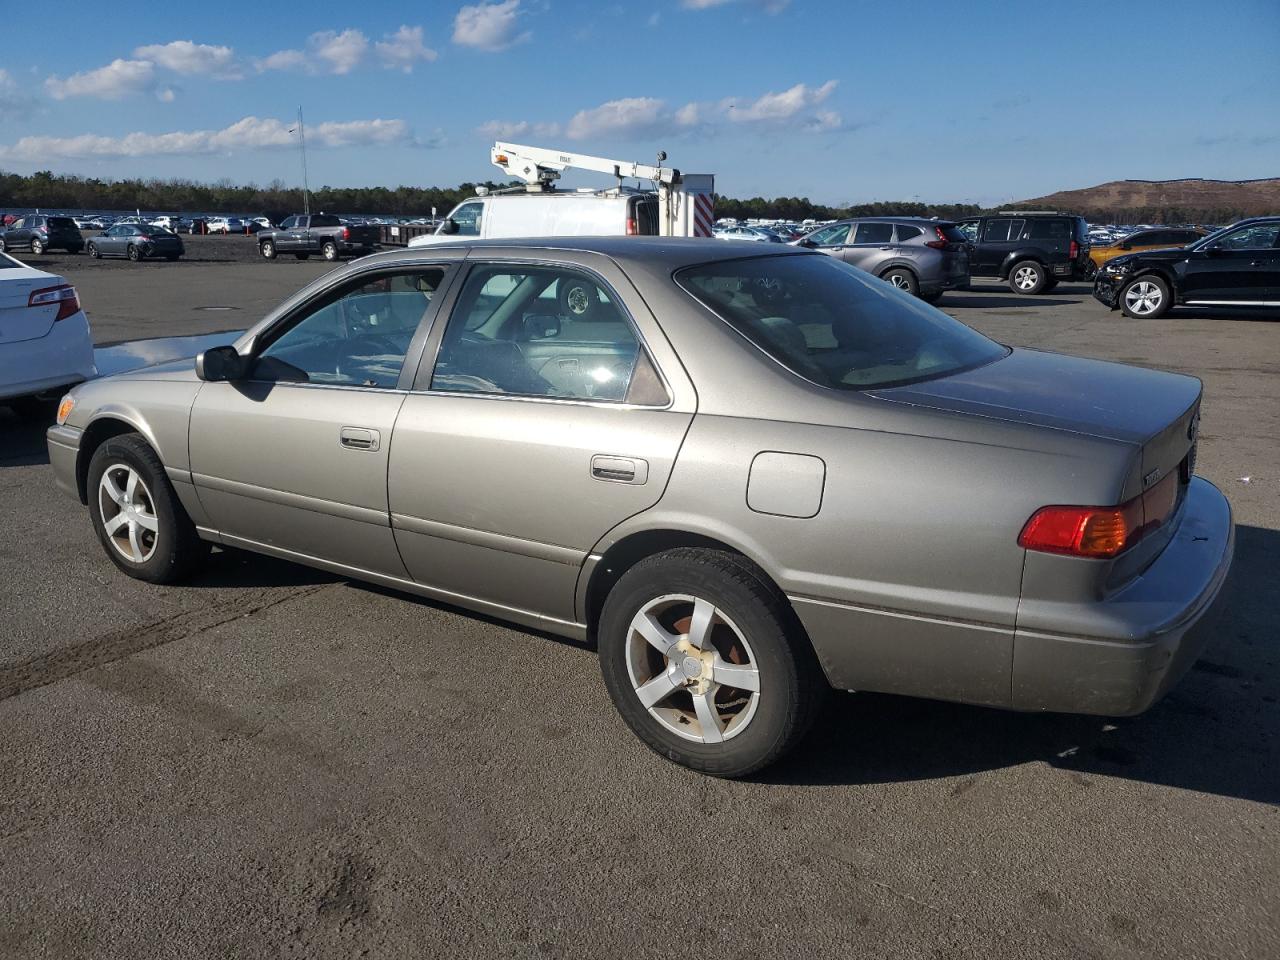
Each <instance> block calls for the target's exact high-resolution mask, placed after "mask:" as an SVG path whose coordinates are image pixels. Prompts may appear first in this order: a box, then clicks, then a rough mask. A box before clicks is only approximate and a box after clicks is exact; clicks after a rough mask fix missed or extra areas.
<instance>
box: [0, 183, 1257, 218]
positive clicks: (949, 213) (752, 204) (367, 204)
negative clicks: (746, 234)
mask: <svg viewBox="0 0 1280 960" xmlns="http://www.w3.org/2000/svg"><path fill="white" fill-rule="evenodd" d="M477 186H485V187H489V188H490V189H495V188H499V187H503V186H510V183H506V184H504V183H495V182H493V181H484V182H483V183H462V184H459V185H458V186H456V187H413V186H405V185H401V186H398V187H330V186H323V187H320V188H319V189H318V190H313V191H311V208H312V209H313V210H327V211H331V212H335V213H358V214H391V215H394V216H404V217H424V216H429V215H430V214H431V211H432V209H433V208H434V209H435V211H436V212H437V213H438V214H439V215H440V216H443V215H444V214H446V213H447V212H448V211H449V210H451V209H452V208H453V207H454V206H455V205H456V204H458V203H459V202H461V201H462V200H465V199H466V198H467V197H471V196H474V195H475V189H476V187H477ZM715 203H716V217H718V218H719V217H735V218H737V219H739V220H745V219H751V218H758V219H769V220H797V221H798V220H839V219H843V218H845V217H875V216H916V217H939V218H942V219H960V218H962V217H968V216H975V215H977V214H980V213H987V212H991V211H989V210H986V209H984V208H983V207H981V206H978V205H977V204H971V203H920V202H918V201H887V200H885V201H877V202H874V203H855V204H848V205H844V206H831V205H827V204H820V203H814V202H813V201H811V200H809V198H808V197H774V198H772V199H768V198H765V197H751V198H750V199H745V200H739V199H735V198H733V197H726V196H723V195H717V196H716V198H715ZM24 207H41V208H49V209H55V210H147V211H152V212H170V213H187V212H191V213H195V212H199V213H257V212H261V211H268V210H272V211H280V210H288V211H292V210H301V209H302V190H301V189H300V188H297V187H289V186H286V185H285V184H284V183H283V182H282V181H280V180H273V181H272V182H271V183H269V184H267V185H266V186H259V185H257V184H253V183H249V184H235V183H232V182H231V181H230V180H225V179H224V180H218V181H216V182H214V183H201V182H198V181H195V180H186V179H181V178H175V179H158V178H153V179H125V180H101V179H98V178H97V177H81V176H73V175H66V174H54V173H51V172H50V171H48V170H40V171H37V172H35V173H32V174H30V175H26V176H24V175H22V174H17V173H5V172H3V171H0V210H3V209H6V208H24ZM1008 209H1016V205H1015V206H1014V207H1012V208H1008ZM1063 212H1066V213H1076V214H1080V215H1082V216H1084V217H1087V218H1088V219H1089V220H1091V221H1093V222H1113V223H1230V222H1231V221H1232V220H1238V219H1240V217H1241V216H1243V213H1242V212H1241V211H1240V210H1236V209H1231V208H1229V207H1211V206H1204V207H1191V206H1187V207H1180V206H1159V207H1156V206H1152V207H1135V208H1132V209H1129V208H1097V209H1092V208H1080V209H1067V210H1064V211H1063Z"/></svg>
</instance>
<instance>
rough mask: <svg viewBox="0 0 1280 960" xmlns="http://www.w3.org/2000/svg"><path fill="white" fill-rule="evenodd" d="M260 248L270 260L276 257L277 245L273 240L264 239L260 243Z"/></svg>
mask: <svg viewBox="0 0 1280 960" xmlns="http://www.w3.org/2000/svg"><path fill="white" fill-rule="evenodd" d="M258 250H259V252H261V254H262V255H263V256H264V257H266V258H267V259H268V260H274V259H275V258H276V245H275V243H274V242H273V241H271V240H263V241H262V243H260V244H259V245H258Z"/></svg>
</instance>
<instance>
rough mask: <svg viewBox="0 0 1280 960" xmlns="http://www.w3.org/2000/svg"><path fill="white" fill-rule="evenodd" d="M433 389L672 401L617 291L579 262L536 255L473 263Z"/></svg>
mask: <svg viewBox="0 0 1280 960" xmlns="http://www.w3.org/2000/svg"><path fill="white" fill-rule="evenodd" d="M431 389H432V390H445V391H451V392H462V393H496V394H514V395H517V396H527V397H562V398H566V399H576V400H617V401H620V400H629V401H631V402H634V403H650V404H657V403H663V402H665V398H663V397H662V396H661V386H660V383H659V381H658V378H657V375H656V373H655V372H654V369H653V367H652V364H651V363H650V362H649V360H648V358H647V357H646V356H645V354H644V351H643V350H642V349H641V347H640V343H639V340H638V339H637V337H636V334H635V331H634V330H633V328H632V326H631V321H630V320H629V319H628V318H627V316H626V315H625V314H624V313H623V312H622V310H621V309H619V306H618V304H617V303H616V302H615V301H614V297H613V294H612V293H611V292H610V291H608V290H606V289H604V288H603V287H602V286H601V285H600V284H599V283H597V282H596V281H595V280H593V279H592V278H591V277H589V276H588V275H586V274H584V273H579V272H578V271H576V270H571V269H567V268H561V267H541V266H532V265H530V266H528V267H525V266H476V267H474V268H473V269H472V271H471V273H470V275H469V276H468V277H467V282H466V284H465V286H463V288H462V292H461V294H459V296H458V301H457V304H456V305H455V306H454V308H453V314H452V315H451V316H450V318H449V325H448V327H446V328H445V332H444V340H443V342H442V343H441V344H440V352H439V356H438V357H437V359H436V365H435V369H434V371H433V372H432V376H431ZM655 389H656V390H657V392H658V395H657V396H655ZM640 394H643V395H640Z"/></svg>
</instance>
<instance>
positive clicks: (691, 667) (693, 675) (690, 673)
mask: <svg viewBox="0 0 1280 960" xmlns="http://www.w3.org/2000/svg"><path fill="white" fill-rule="evenodd" d="M680 669H681V671H683V673H684V675H685V676H686V677H688V678H689V679H690V680H697V679H698V678H699V677H700V676H702V661H701V660H700V659H699V658H697V657H685V658H684V660H683V661H681V663H680Z"/></svg>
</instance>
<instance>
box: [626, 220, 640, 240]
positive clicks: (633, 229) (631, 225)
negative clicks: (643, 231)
mask: <svg viewBox="0 0 1280 960" xmlns="http://www.w3.org/2000/svg"><path fill="white" fill-rule="evenodd" d="M639 233H640V225H639V224H637V223H636V218H635V217H627V236H628V237H634V236H636V235H637V234H639Z"/></svg>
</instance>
